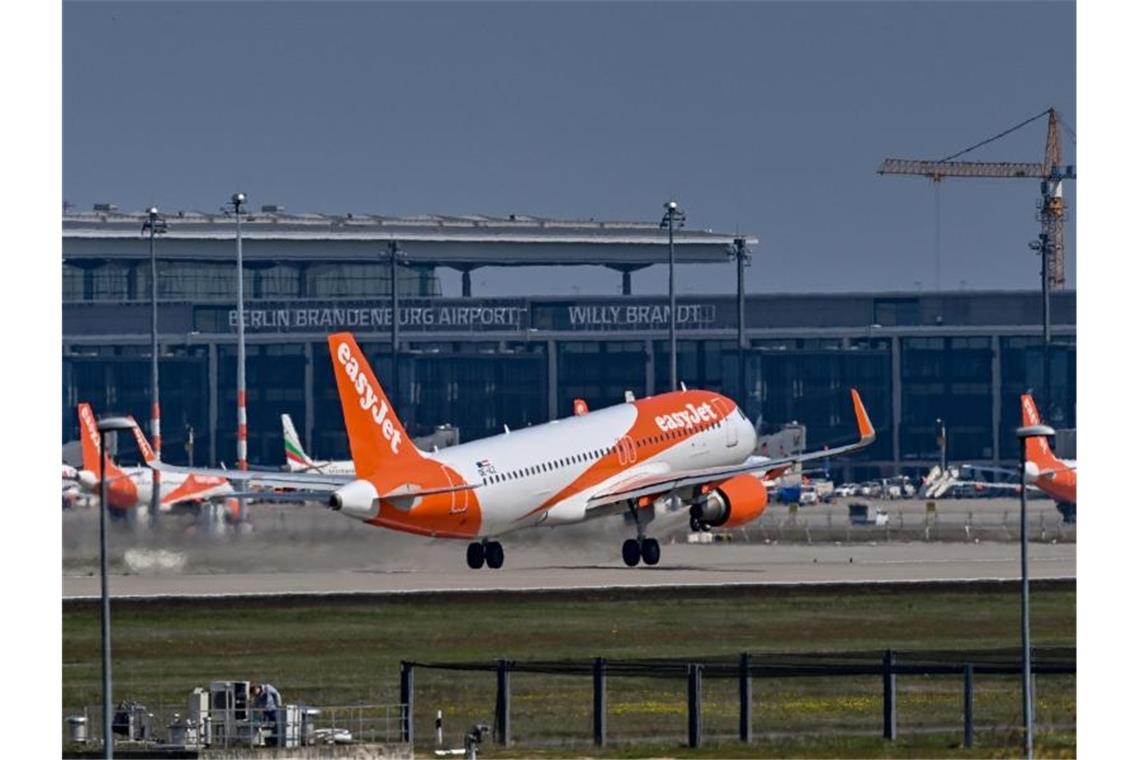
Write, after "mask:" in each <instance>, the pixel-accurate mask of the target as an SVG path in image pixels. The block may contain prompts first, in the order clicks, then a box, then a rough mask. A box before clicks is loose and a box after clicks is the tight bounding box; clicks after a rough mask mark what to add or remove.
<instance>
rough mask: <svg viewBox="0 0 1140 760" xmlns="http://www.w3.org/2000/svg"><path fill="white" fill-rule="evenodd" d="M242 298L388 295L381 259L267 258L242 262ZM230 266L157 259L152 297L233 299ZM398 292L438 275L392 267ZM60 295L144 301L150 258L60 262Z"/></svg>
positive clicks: (435, 290) (431, 286) (433, 292)
mask: <svg viewBox="0 0 1140 760" xmlns="http://www.w3.org/2000/svg"><path fill="white" fill-rule="evenodd" d="M242 269H243V272H244V277H243V283H242V284H243V287H244V288H245V293H246V297H247V298H289V297H293V298H299V297H305V298H347V297H368V298H378V297H383V296H391V294H392V270H391V266H390V265H389V264H387V263H384V262H381V261H377V262H376V263H351V264H348V263H333V264H308V263H299V264H291V263H267V262H259V261H247V262H246V263H245V265H244V266H243V268H242ZM235 271H236V266H235V265H234V264H231V263H214V262H203V261H163V260H161V259H160V260H159V261H158V297H159V298H160V299H162V300H167V301H214V300H236V299H237V278H236V277H235V276H234V273H235ZM397 277H398V278H399V283H400V295H402V296H406V297H409V298H412V297H416V298H422V297H428V296H438V295H439V292H440V289H439V278H438V277H437V276H436V274H435V270H434V269H433V268H432V267H428V266H400V267H399V268H398V269H397ZM63 300H64V303H67V302H72V301H149V300H150V260H149V259H145V260H130V261H102V260H94V259H93V260H76V261H68V262H65V263H64V265H63Z"/></svg>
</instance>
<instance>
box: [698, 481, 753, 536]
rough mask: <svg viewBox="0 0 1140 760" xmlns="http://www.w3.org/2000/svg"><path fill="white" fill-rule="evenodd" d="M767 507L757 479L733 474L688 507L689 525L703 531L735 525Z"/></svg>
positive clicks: (748, 520) (741, 523)
mask: <svg viewBox="0 0 1140 760" xmlns="http://www.w3.org/2000/svg"><path fill="white" fill-rule="evenodd" d="M767 506H768V489H766V488H764V484H763V483H761V482H760V479H759V478H754V477H752V476H751V475H737V476H736V477H733V478H729V479H728V480H726V481H724V482H723V483H721V484H720V485H719V486H717V487H716V488H715V489H713V490H712V491H709V492H708V493H707V494H705V495H704V496H703V497H702V498H701V499H700V500H699V501H697V502H696V503H694V504H693V506H692V507H690V508H689V526H690V527H691V528H692V529H693V530H706V529H708V528H717V527H720V526H725V527H729V528H736V527H739V526H741V525H744V524H745V523H748V522H751V521H752V520H755V519H756V518H757V517H759V516H760V514H761V513H762V512H763V511H764V509H765V508H766V507H767Z"/></svg>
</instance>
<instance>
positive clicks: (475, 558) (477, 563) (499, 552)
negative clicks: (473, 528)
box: [467, 539, 503, 570]
mask: <svg viewBox="0 0 1140 760" xmlns="http://www.w3.org/2000/svg"><path fill="white" fill-rule="evenodd" d="M484 562H486V563H487V567H489V568H491V569H492V570H498V569H499V568H500V567H502V566H503V545H502V544H500V543H499V542H498V541H488V540H486V539H484V540H482V541H476V542H474V543H470V544H467V567H469V568H471V569H472V570H478V569H479V568H481V567H483V563H484Z"/></svg>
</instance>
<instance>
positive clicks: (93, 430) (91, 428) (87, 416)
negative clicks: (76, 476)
mask: <svg viewBox="0 0 1140 760" xmlns="http://www.w3.org/2000/svg"><path fill="white" fill-rule="evenodd" d="M79 424H80V425H82V426H83V432H84V433H86V434H87V438H88V439H89V440H90V441H91V445H92V446H94V447H95V451H96V456H98V451H99V428H98V427H97V426H96V425H95V415H94V414H93V413H92V412H91V407H90V406H88V405H87V404H80V405H79Z"/></svg>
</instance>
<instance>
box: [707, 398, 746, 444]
mask: <svg viewBox="0 0 1140 760" xmlns="http://www.w3.org/2000/svg"><path fill="white" fill-rule="evenodd" d="M712 403H713V408H714V409H716V413H717V415H718V416H719V417H720V419H721V422H723V423H724V435H725V441H724V443H725V446H727V447H728V448H730V449H731V448H732V447H733V446H735V445H736V444H738V443H740V433H739V432H738V431H737V429H736V425H735V424H733V423H734V420H732V419H731V417H730V415H731V412H730V411H728V405H727V404H725V403H724V401H722V400H721V399H719V398H714V399H713V402H712Z"/></svg>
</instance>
